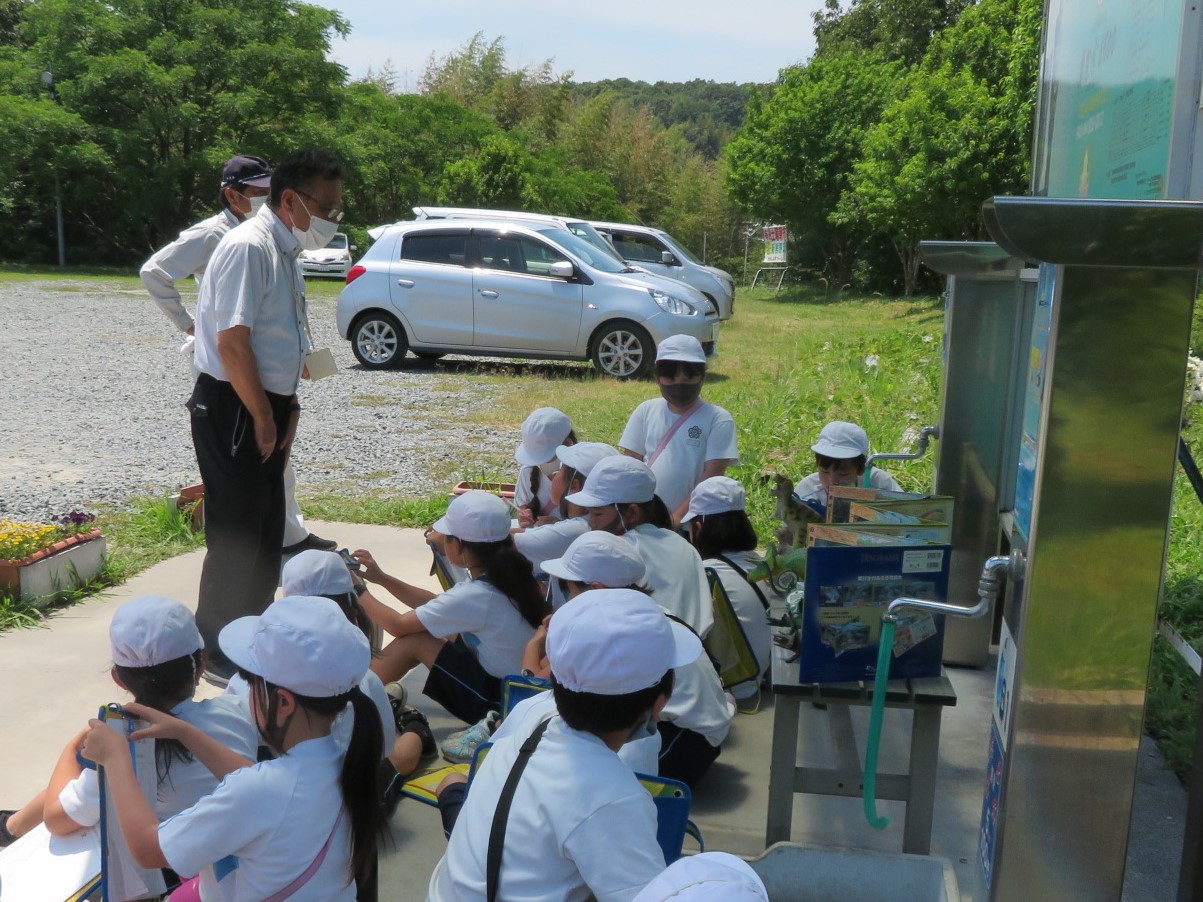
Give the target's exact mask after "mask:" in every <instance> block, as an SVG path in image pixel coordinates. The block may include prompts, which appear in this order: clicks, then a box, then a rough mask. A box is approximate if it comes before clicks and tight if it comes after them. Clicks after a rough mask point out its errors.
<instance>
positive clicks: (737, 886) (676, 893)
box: [635, 852, 769, 902]
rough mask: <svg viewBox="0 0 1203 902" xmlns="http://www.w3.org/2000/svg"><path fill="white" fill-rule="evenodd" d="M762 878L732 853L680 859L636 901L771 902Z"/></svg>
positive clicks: (640, 893)
mask: <svg viewBox="0 0 1203 902" xmlns="http://www.w3.org/2000/svg"><path fill="white" fill-rule="evenodd" d="M768 900H769V893H768V890H767V889H766V888H765V885H764V881H763V880H761V879H760V875H759V874H757V873H756V872H755V871H754V870H752V866H751V865H749V864H748V863H747V862H746V861H744V860H742V859H740V858H736V857H735V856H734V855H732V854H730V853H729V852H701V853H699V854H697V855H687V856H685V857H684V858H678V859H677V860H676V861H674V862H673V863H672V864H671V865H669V866H668V868H667V869H665V870H663V871H661V872H660V874H659V875H658V876H657V877H656V878H655V879H654V880H652V882H651V883H649V884H648V885H647V886H645V887H644V888H643V889H642V890H640V892H639V895H638V896H636V897H635V902H768Z"/></svg>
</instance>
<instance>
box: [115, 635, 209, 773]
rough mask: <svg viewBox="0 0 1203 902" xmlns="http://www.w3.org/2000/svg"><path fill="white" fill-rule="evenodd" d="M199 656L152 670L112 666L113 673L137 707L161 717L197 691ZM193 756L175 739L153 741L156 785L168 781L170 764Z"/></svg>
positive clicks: (163, 664) (180, 659)
mask: <svg viewBox="0 0 1203 902" xmlns="http://www.w3.org/2000/svg"><path fill="white" fill-rule="evenodd" d="M201 656H202V652H200V651H195V652H193V653H192V654H190V655H184V656H183V657H182V658H173V659H172V660H170V661H164V662H163V663H162V664H155V665H154V666H153V667H123V666H122V665H120V664H114V665H113V673H114V674H115V675H116V676H117V678H118V679H119V680H121V684H122V685H123V686H125V688H126V689H128V690H129V691H130V693H131V694H132V695H133V696H134V701H136V702H137V703H138V704H139V705H146V707H148V708H154V709H155V710H156V711H162V712H163V713H164V714H170V713H171V709H172V708H174V707H175V706H176V705H178V704H179V703H180V702H182V701H185V700H187V699H190V698H192V693H193V692H194V691H195V689H196V672H197V670H199V669H200V666H201V660H202V658H201ZM191 760H192V752H190V751H188V747H187V746H186V745H184V744H183V743H182V742H180V741H179V740H178V739H156V740H155V770H156V771H157V773H158V778H159V781H160V782H162V781H164V780H166V779H168V774H169V773H170V771H171V764H172V762H173V761H184V762H188V761H191Z"/></svg>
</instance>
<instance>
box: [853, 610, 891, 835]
mask: <svg viewBox="0 0 1203 902" xmlns="http://www.w3.org/2000/svg"><path fill="white" fill-rule="evenodd" d="M893 651H894V620H893V618H892V617H889V616H887V617H883V618H882V620H881V645H880V647H879V648H878V650H877V674H876V677H875V679H874V681H873V707H872V709H871V710H870V712H869V737H868V739H867V740H866V741H865V775H864V788H863V789H862V790H861V798H862V799H863V801H864V803H865V820H867V821H868V822H869V826H870V827H872V828H873V829H874V830H884V829H885V828H886V827H888V826H889V825H890V819H889V818H888V817H879V816H878V814H877V747H878V745H879V744H880V742H881V718H882V714H883V713H884V712H885V708H886V683H887V682H888V681H889V679H890V655H891V654H893Z"/></svg>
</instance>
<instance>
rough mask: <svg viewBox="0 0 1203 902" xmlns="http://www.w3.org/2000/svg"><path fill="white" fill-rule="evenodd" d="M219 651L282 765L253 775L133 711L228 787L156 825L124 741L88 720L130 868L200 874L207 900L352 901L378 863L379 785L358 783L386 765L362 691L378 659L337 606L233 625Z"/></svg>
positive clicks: (285, 605)
mask: <svg viewBox="0 0 1203 902" xmlns="http://www.w3.org/2000/svg"><path fill="white" fill-rule="evenodd" d="M218 641H219V643H220V645H221V650H222V651H223V652H224V653H225V654H226V656H227V657H228V658H229V659H230V660H231V661H232V662H233V663H234V664H235V666H237V667H238V669H239V670H240V671H241V672H242V673H243V674H244V676H245V677H246V678H247V679H248V680H249V682H250V702H251V713H252V716H253V717H254V719H255V724H256V726H257V727H258V729H259V734H260V736H261V737H262V739H263V740H264V741H265V742H266V743H267V744H268V745H270V746H271V747H272V748H273V749H274V750H275V751H276V752H277V753H278V754H279V757H278V758H275V759H274V760H271V761H265V762H263V763H261V764H257V765H254V766H248V765H249V764H250V762H248V761H246V760H245V759H241V758H240V757H239V756H236V755H231V754H230V753H229V752H228V750H226V749H224V748H222V747H220V746H217V745H216V744H215V743H213V742H212V740H210V739H208V737H206V736H205V735H204V734H202V733H200V732H199V731H197V730H196V729H195V728H193V727H191V726H190V725H188V724H187V723H185V722H184V721H181V720H178V719H176V718H173V717H170V716H167V715H164V714H161V713H158V712H154V711H150V710H149V709H146V708H143V707H141V706H138V705H132V706H129V709H130V710H131V711H132V713H134V714H136V715H137V716H139V717H142V718H144V719H146V720H148V721H149V722H150V724H151V726H150V727H149V728H148V729H146V730H144V731H142V732H143V734H144V735H147V736H156V737H170V738H174V739H178V740H179V741H181V742H182V743H183V744H184V745H185V746H187V747H188V749H189V750H190V751H191V752H192V753H193V754H194V755H196V757H197V758H199V759H200V760H202V761H204V762H205V764H206V765H208V767H209V768H210V769H211V770H212V771H213V772H214V774H215V775H220V776H222V777H224V779H223V780H222V782H221V784H220V785H219V786H218V787H217V789H216V790H215V791H214V792H213V793H212V794H211V795H208V796H206V797H205V798H203V799H201V800H200V801H199V802H197V803H196V804H195V805H194V806H193V807H191V808H189V809H188V810H187V811H184V812H182V813H180V814H178V815H176V816H175V817H173V818H171V819H170V820H168V821H166V822H165V823H163V824H162V825H159V824H157V823H156V822H155V820H154V817H153V814H152V812H151V811H150V808H149V806H148V805H147V804H146V802H145V800H144V799H143V798H142V796H141V794H140V793H139V792H138V788H137V784H136V782H135V778H134V774H133V769H132V768H131V766H130V757H129V753H128V751H127V750H126V747H125V740H124V739H123V738H122V737H121V736H118V735H117V733H115V732H114V731H113V730H111V729H109V728H107V727H106V726H104V724H103V723H101V722H100V721H93V722H92V729H91V730H90V731H89V733H88V735H87V736H86V738H85V740H84V746H83V753H84V754H85V755H86V756H87V757H89V758H91V759H92V760H94V761H97V762H98V763H99V764H101V765H103V766H104V768H105V773H106V777H107V779H108V783H109V787H110V792H111V794H112V797H113V799H114V802H115V804H116V808H117V817H118V820H119V821H120V823H121V829H122V833H123V834H124V836H125V838H126V841H127V843H128V845H129V849H130V852H131V854H132V855H133V857H134V860H135V861H137V862H138V863H139V864H140V865H141V866H143V867H170V868H172V869H173V870H175V871H176V872H177V873H180V874H198V875H199V877H198V881H199V892H200V898H202V899H206V900H212V899H220V898H231V899H267V898H269V897H271V898H285V897H287V898H289V899H292V900H295V902H302V900H319V899H321V900H337V902H352V900H354V899H355V896H356V889H355V878H357V877H361V876H366V874H367V871H368V868H369V867H370V866H371V864H372V863H373V862H374V860H375V850H376V829H377V825H378V822H379V818H380V809H379V803H378V800H377V796H376V791H375V786H374V784H373V783H372V781H370V780H364V779H363V777H362V775H363V774H364V773H365V772H368V773H374V772H375V768H376V763H377V762H378V761H379V760H380V721H379V718H378V717H377V716H376V711H375V708H374V707H373V706H372V703H371V701H369V700H368V698H367V697H366V696H365V695H364V694H363V692H362V691H360V689H359V681H360V680H361V679H362V678H363V675H364V672H365V671H366V670H367V667H368V662H369V660H370V659H371V648H370V646H369V644H368V640H367V638H366V637H365V636H364V635H363V633H362V632H361V631H360V630H358V629H356V628H355V627H354V626H353V625H352V624H351V623H350V622H349V621H348V620H347V618H346V617H345V616H344V614H343V612H342V611H340V610H339V609H338V607H337V605H335V604H334V603H333V602H331V601H330V600H329V599H326V598H317V597H306V596H291V597H286V598H282V599H280V600H279V601H276V602H274V603H273V604H271V605H270V606H269V607H268V608H267V610H266V611H265V612H264V613H263V614H262V615H260V616H253V617H242V618H239V619H238V620H235V621H233V622H231V623H229V624H227V625H226V626H225V628H223V629H222V631H221V634H220V636H219V637H218ZM348 704H350V705H352V706H353V707H354V709H355V727H354V732H353V734H352V737H351V743H350V747H349V748H347V749H346V750H345V751H344V750H343V749H341V748H340V747H339V745H338V743H337V742H336V741H335V740H334V738H333V737H332V736H331V735H330V728H331V725H332V723H333V722H334V717H335V715H336V714H338V712H339V711H341V710H342V709H343V708H345V707H346V706H347V705H348ZM134 735H135V738H138V735H139V734H134ZM231 856H235V857H236V859H237V860H236V862H235V861H232V859H231ZM231 868H233V870H231ZM219 881H220V883H219ZM275 894H280V895H278V896H277V895H275Z"/></svg>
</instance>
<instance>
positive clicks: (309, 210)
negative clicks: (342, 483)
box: [188, 150, 342, 678]
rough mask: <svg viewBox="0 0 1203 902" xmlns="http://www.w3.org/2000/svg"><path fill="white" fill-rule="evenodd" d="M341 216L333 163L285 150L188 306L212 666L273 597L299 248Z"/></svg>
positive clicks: (223, 665) (202, 613)
mask: <svg viewBox="0 0 1203 902" xmlns="http://www.w3.org/2000/svg"><path fill="white" fill-rule="evenodd" d="M341 219H342V169H341V166H340V164H339V161H338V158H337V157H336V156H334V154H332V153H330V152H329V151H323V150H306V151H299V152H298V153H295V154H293V155H292V156H290V157H289V158H288V159H286V160H285V161H284V162H283V163H281V164H280V166H279V167H277V169H276V171H275V172H274V173H273V174H272V178H271V195H270V198H269V200H268V202H267V204H266V205H264V206H263V207H262V208H261V209H260V210H259V212H258V213H257V214H256V215H255V216H253V217H251V218H250V219H248V220H247V221H246V222H244V223H242V224H241V225H239V226H237V227H236V228H234V229H232V230H231V231H230V232H229V234H228V235H226V237H225V239H224V240H223V241H222V242H221V243H220V244H219V245H218V246H217V249H216V250H215V251H214V252H213V256H212V258H211V259H210V261H209V266H208V268H207V270H206V273H205V279H204V281H203V282H202V283H201V289H200V297H199V298H198V300H197V308H196V366H197V369H198V370H199V375H198V377H197V380H196V387H195V389H194V390H193V393H192V397H191V399H190V400H189V401H188V409H189V411H191V414H192V443H193V446H194V447H195V449H196V460H197V463H198V465H199V467H200V473H201V479H202V480H203V481H204V483H205V543H206V545H207V547H208V553H207V554H206V555H205V563H204V568H203V570H202V571H201V583H200V594H199V601H198V604H197V610H196V625H197V627H198V628H199V629H200V632H201V636H202V637H203V638H204V640H205V649H206V651H207V652H208V655H209V666H210V670H211V672H212V673H213V674H214V675H215V676H217V677H218V678H221V677H228V676H229V675H230V672H231V670H232V668H231V665H230V663H229V661H228V660H226V658H225V656H224V655H223V654H222V653H221V650H220V649H219V648H218V645H217V635H218V633H219V632H221V629H222V627H223V626H225V625H226V624H227V623H229V622H230V621H232V620H235V619H237V618H239V617H243V616H247V615H251V614H261V613H262V612H263V611H264V610H265V609H266V608H267V606H268V604H269V603H270V602H271V600H272V597H273V595H274V594H275V590H276V586H277V584H278V581H279V574H280V557H281V551H280V549H281V544H282V541H283V536H284V479H283V471H284V465H285V463H286V462H287V460H288V452H289V449H290V446H291V443H292V439H293V436H294V435H295V433H296V428H297V419H298V417H299V415H300V410H301V406H300V404H298V403H297V397H296V391H297V384H298V381H299V380H300V378H301V375H302V370H303V368H304V358H305V354H306V353H308V352H309V351H310V350H311V345H310V340H309V329H308V322H307V319H306V309H305V282H304V279H303V277H302V274H301V268H300V265H299V264H298V263H297V255H298V254H300V252H301V251H302V250H305V249H309V250H315V249H318V248H321V247H324V246H325V245H326V244H327V243H328V242H329V240H330V238H331V237H332V236H333V235H334V233H335V232H336V231H337V230H338V222H339V221H340V220H341Z"/></svg>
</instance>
